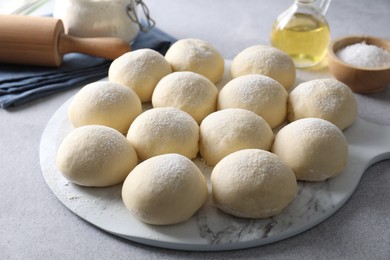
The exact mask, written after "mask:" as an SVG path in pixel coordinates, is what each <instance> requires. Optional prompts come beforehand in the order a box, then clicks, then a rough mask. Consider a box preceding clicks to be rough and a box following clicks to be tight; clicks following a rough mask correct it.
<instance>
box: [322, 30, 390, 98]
mask: <svg viewBox="0 0 390 260" xmlns="http://www.w3.org/2000/svg"><path fill="white" fill-rule="evenodd" d="M361 42H366V43H367V44H370V45H371V44H372V45H376V46H378V47H381V48H383V49H385V50H387V51H389V52H390V42H389V41H386V40H384V39H380V38H375V37H370V36H349V37H344V38H340V39H337V40H334V41H333V42H332V43H331V44H330V46H329V50H328V66H329V70H330V72H331V73H332V74H333V76H334V77H335V78H336V79H337V80H339V81H341V82H343V83H345V84H346V85H348V86H349V87H350V88H351V89H352V91H353V92H355V93H361V94H369V93H374V92H378V91H381V90H383V89H384V88H385V87H386V85H387V84H389V83H390V65H389V66H386V67H379V68H365V67H359V66H354V65H351V64H348V63H345V62H343V61H342V60H341V59H340V58H338V57H337V55H336V53H337V51H338V50H339V49H341V48H343V47H346V46H348V45H352V44H355V43H361Z"/></svg>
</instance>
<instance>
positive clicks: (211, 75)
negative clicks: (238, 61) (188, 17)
mask: <svg viewBox="0 0 390 260" xmlns="http://www.w3.org/2000/svg"><path fill="white" fill-rule="evenodd" d="M165 58H166V59H167V61H168V62H169V63H170V64H171V66H172V69H173V71H192V72H195V73H198V74H201V75H203V76H205V77H206V78H208V79H209V80H211V81H212V82H213V83H217V82H218V81H219V80H220V79H221V78H222V75H223V71H224V68H225V67H224V64H225V61H224V59H223V57H222V55H221V54H220V53H219V52H218V50H216V49H215V48H214V47H213V46H212V45H211V44H210V43H208V42H205V41H202V40H198V39H182V40H179V41H177V42H175V43H174V44H173V45H172V46H171V47H170V48H169V49H168V51H167V53H166V54H165Z"/></svg>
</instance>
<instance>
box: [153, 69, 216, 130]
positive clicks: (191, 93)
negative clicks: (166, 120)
mask: <svg viewBox="0 0 390 260" xmlns="http://www.w3.org/2000/svg"><path fill="white" fill-rule="evenodd" d="M217 96H218V89H217V87H216V86H215V85H214V84H213V83H212V82H211V81H210V80H209V79H208V78H206V77H204V76H202V75H200V74H197V73H194V72H190V71H180V72H174V73H172V74H169V75H167V76H165V77H164V78H162V79H161V80H160V82H159V83H158V84H157V86H156V88H155V89H154V92H153V96H152V104H153V107H175V108H178V109H181V110H183V111H185V112H187V113H188V114H190V115H191V116H192V117H193V118H194V119H195V120H196V122H197V123H198V124H200V122H201V121H202V120H203V118H205V117H206V116H207V115H208V114H210V113H212V112H214V111H215V110H216V106H217V105H216V104H217Z"/></svg>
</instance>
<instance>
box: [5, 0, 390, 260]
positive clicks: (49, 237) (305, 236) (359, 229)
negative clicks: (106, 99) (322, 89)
mask: <svg viewBox="0 0 390 260" xmlns="http://www.w3.org/2000/svg"><path fill="white" fill-rule="evenodd" d="M145 2H146V3H147V5H148V6H149V9H150V12H151V15H152V16H153V18H154V19H155V20H156V21H157V24H158V26H159V27H160V28H161V29H162V30H164V31H166V32H168V33H170V34H171V35H173V36H174V37H176V38H187V37H192V38H200V39H204V40H206V41H209V42H210V43H211V44H213V45H214V46H215V47H216V48H217V49H219V50H220V51H221V52H222V54H223V56H224V57H226V58H227V59H231V58H233V57H234V56H235V55H236V54H237V53H238V52H239V51H241V50H242V49H244V48H245V47H248V46H250V45H254V44H269V33H270V30H271V26H272V22H273V20H274V19H275V17H276V16H277V14H278V13H280V12H281V11H283V10H284V9H285V8H287V6H288V5H289V4H290V3H291V2H292V1H289V0H283V1H282V0H280V1H265V0H264V1H260V0H258V1H255V0H252V1H237V0H228V1H226V0H225V1H222V0H219V1H216V0H215V1H206V0H192V1H178V0H171V1H162V0H148V1H145ZM389 11H390V1H388V0H375V1H370V2H368V1H363V0H358V1H354V0H343V1H342V0H335V1H333V2H332V4H331V6H330V8H329V11H328V14H327V18H328V21H329V23H330V27H331V31H332V37H333V38H337V37H341V36H346V35H350V34H368V35H372V36H379V37H383V38H387V39H390V31H389V24H390V16H389V15H388V13H389ZM313 73H315V72H313ZM77 90H78V88H75V89H73V90H69V91H66V92H63V93H61V94H57V95H54V96H50V97H47V98H43V99H41V100H39V101H37V102H34V103H31V104H29V105H26V106H23V107H20V108H16V109H10V110H0V145H1V156H0V166H1V167H0V192H1V199H0V259H183V258H186V259H200V258H202V259H239V258H241V259H389V258H390V246H389V245H390V229H389V228H390V188H389V187H390V160H386V161H382V162H380V163H377V164H375V165H373V166H371V167H370V168H368V169H367V171H366V173H365V174H364V176H363V178H362V180H361V182H360V184H359V186H358V188H357V189H356V191H355V193H354V194H353V196H352V197H351V198H350V200H349V201H348V202H347V203H346V204H345V205H344V206H343V207H342V208H341V209H340V210H339V211H338V212H336V214H334V215H333V216H332V217H330V218H329V219H327V220H326V221H324V222H323V223H321V224H320V225H318V226H316V227H314V228H312V229H310V230H308V231H306V232H304V233H302V234H299V235H297V236H295V237H292V238H289V239H286V240H283V241H280V242H277V243H274V244H270V245H266V246H262V247H257V248H251V249H245V250H236V251H229V252H214V253H213V252H211V253H204V252H184V251H174V250H166V249H160V248H154V247H149V246H144V245H141V244H137V243H133V242H130V241H127V240H123V239H121V238H118V237H115V236H112V235H110V234H107V233H105V232H103V231H101V230H99V229H97V228H95V227H94V226H92V225H90V224H88V223H86V222H85V221H83V220H81V219H80V218H78V217H77V216H76V215H74V214H73V213H72V212H70V211H69V210H68V209H67V208H65V207H64V206H63V205H62V204H61V203H60V202H59V201H58V200H57V199H56V198H55V196H54V195H53V194H52V193H51V191H50V190H49V188H48V187H47V185H46V183H45V181H44V179H43V177H42V174H41V169H40V165H39V143H40V137H41V134H42V132H43V129H44V127H45V125H46V123H47V121H48V120H49V118H50V117H51V115H52V114H53V113H54V111H55V110H56V109H57V108H58V107H59V106H60V105H61V104H62V103H63V102H65V101H66V100H67V99H68V98H69V97H71V96H72V95H73V94H74V93H76V92H77ZM357 99H358V102H359V116H361V117H362V118H365V119H367V120H369V121H371V122H375V123H379V124H384V125H390V113H389V111H390V94H389V90H388V89H387V90H385V91H384V92H381V93H378V94H374V95H369V96H362V95H359V96H357Z"/></svg>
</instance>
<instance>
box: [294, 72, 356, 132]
mask: <svg viewBox="0 0 390 260" xmlns="http://www.w3.org/2000/svg"><path fill="white" fill-rule="evenodd" d="M357 110H358V107H357V102H356V99H355V96H354V94H353V93H352V91H351V90H350V89H349V87H347V86H346V85H345V84H344V83H342V82H340V81H337V80H335V79H316V80H311V81H307V82H304V83H301V84H299V85H298V86H297V87H296V88H295V89H294V90H293V91H291V93H290V96H289V99H288V115H287V117H288V120H289V121H295V120H298V119H301V118H306V117H317V118H322V119H325V120H328V121H329V122H331V123H333V124H335V125H336V126H337V127H338V128H340V129H341V130H343V129H345V128H347V127H349V126H351V125H352V124H353V122H354V121H355V119H356V116H357Z"/></svg>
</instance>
